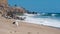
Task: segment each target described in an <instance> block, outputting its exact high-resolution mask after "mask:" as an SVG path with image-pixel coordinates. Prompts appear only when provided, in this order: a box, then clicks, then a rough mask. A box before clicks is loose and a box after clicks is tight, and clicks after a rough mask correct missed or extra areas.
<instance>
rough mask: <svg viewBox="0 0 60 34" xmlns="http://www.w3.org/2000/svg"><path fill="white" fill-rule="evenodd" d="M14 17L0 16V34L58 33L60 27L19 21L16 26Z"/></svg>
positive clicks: (59, 32) (59, 33)
mask: <svg viewBox="0 0 60 34" xmlns="http://www.w3.org/2000/svg"><path fill="white" fill-rule="evenodd" d="M13 21H14V19H5V18H3V17H1V16H0V34H28V33H30V34H60V29H58V28H53V27H49V26H45V25H38V24H32V23H28V22H19V26H18V27H16V25H15V24H12V22H13Z"/></svg>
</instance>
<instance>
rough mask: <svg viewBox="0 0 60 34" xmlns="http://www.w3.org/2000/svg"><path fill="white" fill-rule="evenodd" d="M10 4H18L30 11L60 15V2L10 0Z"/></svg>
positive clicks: (50, 0)
mask: <svg viewBox="0 0 60 34" xmlns="http://www.w3.org/2000/svg"><path fill="white" fill-rule="evenodd" d="M8 4H10V6H14V5H15V4H16V5H17V6H20V7H24V8H25V9H26V10H29V11H35V12H48V13H60V0H8Z"/></svg>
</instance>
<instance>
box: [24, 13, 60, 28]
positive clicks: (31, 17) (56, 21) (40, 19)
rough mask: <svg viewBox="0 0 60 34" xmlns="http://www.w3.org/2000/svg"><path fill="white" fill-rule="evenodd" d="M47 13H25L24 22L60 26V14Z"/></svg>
mask: <svg viewBox="0 0 60 34" xmlns="http://www.w3.org/2000/svg"><path fill="white" fill-rule="evenodd" d="M46 14H47V13H45V14H40V13H39V14H27V13H25V16H26V19H25V20H24V22H28V23H33V24H39V25H46V26H52V27H58V28H60V14H57V13H48V14H47V15H46Z"/></svg>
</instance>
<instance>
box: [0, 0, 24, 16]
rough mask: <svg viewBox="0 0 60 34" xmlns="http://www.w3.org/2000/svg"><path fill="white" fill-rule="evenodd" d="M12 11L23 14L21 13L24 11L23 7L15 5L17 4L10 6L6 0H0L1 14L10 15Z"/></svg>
mask: <svg viewBox="0 0 60 34" xmlns="http://www.w3.org/2000/svg"><path fill="white" fill-rule="evenodd" d="M12 1H13V0H12ZM8 12H9V14H8ZM13 12H15V13H22V14H23V13H25V9H23V8H20V7H17V6H16V7H10V6H9V5H8V2H7V0H0V13H1V14H2V15H6V16H7V15H8V16H11V15H12V14H13ZM11 13H12V14H11Z"/></svg>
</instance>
